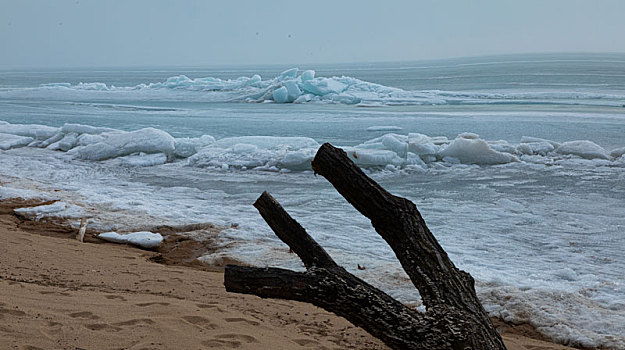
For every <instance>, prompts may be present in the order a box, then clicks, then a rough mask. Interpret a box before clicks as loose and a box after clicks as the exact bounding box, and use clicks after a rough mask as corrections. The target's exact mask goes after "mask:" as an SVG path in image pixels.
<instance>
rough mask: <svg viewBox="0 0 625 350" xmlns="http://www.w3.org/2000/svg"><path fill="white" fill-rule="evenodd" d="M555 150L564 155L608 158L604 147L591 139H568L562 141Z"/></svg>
mask: <svg viewBox="0 0 625 350" xmlns="http://www.w3.org/2000/svg"><path fill="white" fill-rule="evenodd" d="M556 152H558V153H560V154H565V155H575V156H578V157H582V158H586V159H595V158H599V159H609V157H608V155H607V153H606V151H605V149H603V147H601V146H599V145H597V144H596V143H594V142H592V141H587V140H583V141H568V142H564V143H562V144H561V145H560V146H559V147H558V148H556Z"/></svg>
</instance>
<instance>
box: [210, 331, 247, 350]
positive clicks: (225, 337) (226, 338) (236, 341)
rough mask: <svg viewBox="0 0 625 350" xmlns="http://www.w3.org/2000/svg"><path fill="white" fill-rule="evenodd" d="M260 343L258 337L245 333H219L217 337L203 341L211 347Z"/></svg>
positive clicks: (231, 346)
mask: <svg viewBox="0 0 625 350" xmlns="http://www.w3.org/2000/svg"><path fill="white" fill-rule="evenodd" d="M244 343H245V344H249V343H258V339H256V338H254V337H252V336H251V335H245V334H219V335H217V336H215V338H213V339H210V340H205V341H203V342H201V344H202V345H204V346H206V347H209V348H222V349H224V348H226V349H228V348H229V349H234V348H238V347H240V346H241V345H243V344H244Z"/></svg>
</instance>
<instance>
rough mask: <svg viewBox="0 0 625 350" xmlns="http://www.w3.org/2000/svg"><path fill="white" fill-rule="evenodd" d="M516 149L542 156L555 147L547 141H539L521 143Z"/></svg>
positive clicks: (520, 151)
mask: <svg viewBox="0 0 625 350" xmlns="http://www.w3.org/2000/svg"><path fill="white" fill-rule="evenodd" d="M516 149H517V151H519V153H522V154H529V155H532V154H540V155H541V156H544V155H546V154H547V153H549V152H552V151H553V150H554V149H555V147H553V145H552V144H551V143H549V142H546V141H541V142H527V143H521V144H520V145H518V146H517V148H516Z"/></svg>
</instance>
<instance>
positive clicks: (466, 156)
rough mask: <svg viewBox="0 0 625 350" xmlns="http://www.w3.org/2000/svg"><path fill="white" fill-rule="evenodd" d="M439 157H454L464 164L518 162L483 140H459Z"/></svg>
mask: <svg viewBox="0 0 625 350" xmlns="http://www.w3.org/2000/svg"><path fill="white" fill-rule="evenodd" d="M439 155H440V156H441V157H443V158H445V157H452V158H456V159H458V160H459V161H460V162H461V163H464V164H504V163H510V162H514V161H516V160H517V159H516V157H514V156H513V155H511V154H507V153H501V152H497V151H495V150H494V149H492V148H491V147H490V146H489V145H488V143H486V141H484V140H482V139H467V138H457V139H455V140H454V141H453V142H452V143H451V144H449V146H447V147H446V148H445V149H443V150H442V151H441V152H440V153H439Z"/></svg>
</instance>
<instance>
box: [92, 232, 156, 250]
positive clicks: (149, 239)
mask: <svg viewBox="0 0 625 350" xmlns="http://www.w3.org/2000/svg"><path fill="white" fill-rule="evenodd" d="M98 238H101V239H103V240H105V241H109V242H114V243H129V244H133V245H136V246H139V247H142V248H148V249H150V248H156V247H158V246H160V245H161V243H162V242H163V236H161V234H160V233H152V232H147V231H141V232H132V233H126V234H119V233H117V232H104V233H100V234H99V235H98Z"/></svg>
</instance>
